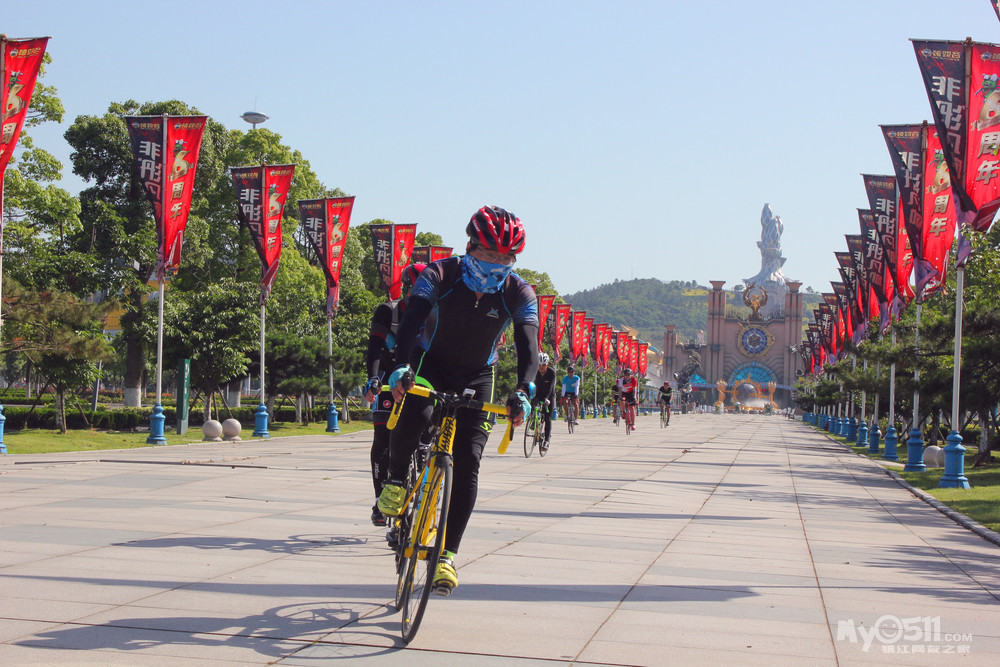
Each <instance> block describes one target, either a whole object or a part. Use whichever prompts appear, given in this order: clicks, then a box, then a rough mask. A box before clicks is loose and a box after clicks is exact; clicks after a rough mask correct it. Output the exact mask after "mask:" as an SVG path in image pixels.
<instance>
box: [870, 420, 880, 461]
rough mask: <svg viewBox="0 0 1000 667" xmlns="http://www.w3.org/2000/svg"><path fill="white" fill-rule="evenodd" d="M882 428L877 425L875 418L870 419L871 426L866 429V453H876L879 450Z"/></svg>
mask: <svg viewBox="0 0 1000 667" xmlns="http://www.w3.org/2000/svg"><path fill="white" fill-rule="evenodd" d="M881 444H882V429H880V428H879V426H878V421H877V420H874V419H873V420H872V427H871V429H869V430H868V453H869V454H878V453H879V452H880V451H881V447H880V445H881Z"/></svg>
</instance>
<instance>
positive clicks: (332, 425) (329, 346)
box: [326, 317, 347, 433]
mask: <svg viewBox="0 0 1000 667" xmlns="http://www.w3.org/2000/svg"><path fill="white" fill-rule="evenodd" d="M326 351H327V355H328V357H329V359H328V360H329V364H328V368H329V371H330V409H329V411H327V413H326V432H327V433H340V427H339V426H338V425H337V404H336V403H334V402H333V318H332V317H327V318H326ZM344 400H345V407H346V400H347V399H346V398H345V399H344Z"/></svg>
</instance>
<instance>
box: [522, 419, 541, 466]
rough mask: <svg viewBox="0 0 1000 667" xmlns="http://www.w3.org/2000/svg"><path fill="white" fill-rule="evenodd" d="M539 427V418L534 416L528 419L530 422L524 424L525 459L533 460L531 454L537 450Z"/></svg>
mask: <svg viewBox="0 0 1000 667" xmlns="http://www.w3.org/2000/svg"><path fill="white" fill-rule="evenodd" d="M532 413H534V410H532ZM538 426H539V424H538V417H536V416H535V415H534V414H532V415H531V416H530V417H528V421H526V422H524V458H526V459H530V458H531V452H532V451H534V449H535V435H536V434H537V433H538Z"/></svg>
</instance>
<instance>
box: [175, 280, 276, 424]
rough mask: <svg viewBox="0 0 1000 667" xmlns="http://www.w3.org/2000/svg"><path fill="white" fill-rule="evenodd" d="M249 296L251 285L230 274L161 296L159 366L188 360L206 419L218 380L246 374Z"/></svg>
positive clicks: (256, 320)
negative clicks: (161, 356)
mask: <svg viewBox="0 0 1000 667" xmlns="http://www.w3.org/2000/svg"><path fill="white" fill-rule="evenodd" d="M255 296H256V289H255V287H254V286H253V285H251V284H250V283H241V282H238V281H237V280H235V279H234V278H223V279H221V280H218V281H216V282H214V283H212V284H210V285H208V286H206V287H205V288H204V289H202V290H195V291H190V292H184V291H181V290H177V291H174V290H171V291H170V292H168V293H167V295H166V301H165V302H164V333H163V348H164V359H165V362H164V368H170V367H173V366H176V365H177V363H178V362H179V361H180V360H181V359H190V360H191V384H192V385H194V386H195V387H197V388H198V390H199V391H200V392H201V394H202V396H203V397H204V398H205V409H204V415H205V419H210V418H211V397H212V396H213V394H214V393H215V392H216V391H217V390H218V388H219V387H220V386H221V385H222V384H224V383H226V382H229V381H230V380H233V379H235V378H239V377H243V376H244V375H246V373H247V368H248V366H249V359H250V355H252V354H253V353H254V351H255V350H256V349H259V341H260V337H259V332H260V317H259V315H257V314H256V313H255V312H254V311H253V309H248V308H247V304H248V303H253V302H254V298H255ZM168 364H169V365H168Z"/></svg>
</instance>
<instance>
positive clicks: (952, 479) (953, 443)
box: [938, 431, 972, 489]
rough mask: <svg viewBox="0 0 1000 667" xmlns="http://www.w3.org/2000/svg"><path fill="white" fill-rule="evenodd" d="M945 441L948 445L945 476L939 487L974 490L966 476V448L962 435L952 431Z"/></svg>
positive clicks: (945, 450) (945, 455)
mask: <svg viewBox="0 0 1000 667" xmlns="http://www.w3.org/2000/svg"><path fill="white" fill-rule="evenodd" d="M945 439H946V440H947V441H948V444H947V445H945V447H944V474H943V475H942V476H941V481H940V482H939V483H938V486H939V487H943V488H948V489H969V488H972V485H971V484H969V479H968V478H967V477H966V476H965V447H963V446H962V434H961V433H959V432H958V431H952V432H951V433H949V434H948V437H947V438H945Z"/></svg>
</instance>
